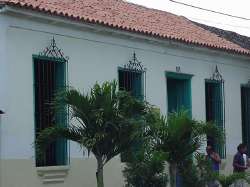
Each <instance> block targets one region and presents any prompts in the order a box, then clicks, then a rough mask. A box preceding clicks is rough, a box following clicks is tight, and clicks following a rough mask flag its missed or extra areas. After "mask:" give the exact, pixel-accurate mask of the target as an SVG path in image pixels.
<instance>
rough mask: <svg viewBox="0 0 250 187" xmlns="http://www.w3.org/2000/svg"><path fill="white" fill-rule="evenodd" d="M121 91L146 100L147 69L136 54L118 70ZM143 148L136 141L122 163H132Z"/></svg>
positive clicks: (124, 155)
mask: <svg viewBox="0 0 250 187" xmlns="http://www.w3.org/2000/svg"><path fill="white" fill-rule="evenodd" d="M118 79H119V90H124V91H127V92H130V93H131V95H132V96H134V97H136V98H137V99H139V100H145V99H146V68H145V67H144V66H143V65H142V63H141V62H140V61H139V60H138V58H137V56H136V53H135V52H134V53H133V57H132V59H131V60H129V62H128V63H127V64H125V65H124V66H123V67H119V68H118ZM140 147H141V141H140V140H136V141H135V142H134V143H133V145H132V146H131V147H130V148H128V150H127V151H126V152H124V153H122V154H121V161H122V162H130V161H131V160H132V159H133V157H134V156H135V155H136V154H137V152H138V149H139V148H140Z"/></svg>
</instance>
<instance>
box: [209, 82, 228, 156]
mask: <svg viewBox="0 0 250 187" xmlns="http://www.w3.org/2000/svg"><path fill="white" fill-rule="evenodd" d="M205 92H206V120H207V121H208V122H210V121H211V122H213V123H215V125H217V127H219V128H220V129H221V131H222V132H225V118H224V115H225V112H224V111H225V110H224V83H223V82H221V81H212V80H207V81H206V82H205ZM207 141H208V142H207V143H208V144H210V145H212V146H213V147H214V148H215V150H216V151H217V152H218V153H219V155H220V156H221V158H225V157H226V147H225V144H223V145H218V144H217V143H216V142H215V141H214V139H213V138H211V137H207Z"/></svg>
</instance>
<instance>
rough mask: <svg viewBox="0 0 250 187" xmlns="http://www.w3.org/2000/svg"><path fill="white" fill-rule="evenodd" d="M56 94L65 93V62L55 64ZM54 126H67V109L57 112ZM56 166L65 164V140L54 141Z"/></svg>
mask: <svg viewBox="0 0 250 187" xmlns="http://www.w3.org/2000/svg"><path fill="white" fill-rule="evenodd" d="M55 74H56V75H55V77H56V93H59V92H62V91H65V89H66V62H61V63H56V71H55ZM55 116H56V122H55V124H56V125H59V126H63V127H66V126H67V120H68V119H67V108H66V107H65V108H64V109H63V110H60V111H57V112H56V114H55ZM56 164H57V165H65V164H67V141H66V140H65V139H59V140H57V141H56Z"/></svg>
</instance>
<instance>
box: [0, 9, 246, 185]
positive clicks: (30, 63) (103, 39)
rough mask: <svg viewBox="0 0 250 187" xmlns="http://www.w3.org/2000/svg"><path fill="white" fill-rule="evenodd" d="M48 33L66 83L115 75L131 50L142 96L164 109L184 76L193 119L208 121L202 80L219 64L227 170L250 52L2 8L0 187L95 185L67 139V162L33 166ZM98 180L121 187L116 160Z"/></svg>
mask: <svg viewBox="0 0 250 187" xmlns="http://www.w3.org/2000/svg"><path fill="white" fill-rule="evenodd" d="M53 38H54V39H55V42H56V46H57V47H58V48H60V49H61V51H62V52H63V53H64V56H65V57H66V56H67V57H69V58H68V59H67V69H66V70H65V73H66V74H67V75H66V76H67V84H68V85H69V86H72V87H74V88H77V89H80V90H85V91H88V90H90V88H91V87H92V86H93V84H94V83H95V82H99V83H102V82H104V81H109V80H114V79H116V80H118V77H119V74H118V70H119V67H124V65H125V64H127V63H129V61H130V60H133V54H135V55H136V57H137V59H138V61H140V62H141V64H142V65H143V67H144V68H146V70H145V71H146V75H145V77H146V80H143V81H145V83H143V88H142V89H143V93H144V96H145V99H146V100H147V101H148V102H150V103H151V104H153V105H155V106H157V107H159V108H160V109H161V112H162V113H163V114H167V113H168V112H169V110H170V108H171V107H170V102H172V101H173V99H174V98H175V97H174V96H173V95H176V93H177V95H178V94H179V93H178V92H180V91H178V89H177V88H176V87H175V86H174V85H178V81H182V83H183V84H185V86H184V87H181V88H180V90H182V91H183V92H185V93H186V95H185V97H188V98H189V99H188V100H187V101H185V102H187V104H186V106H188V107H189V108H190V109H191V112H192V116H193V118H195V119H198V120H206V119H207V115H208V114H207V110H208V109H207V108H208V107H207V105H208V98H207V94H208V93H206V85H207V84H206V82H207V81H206V80H211V77H213V75H214V73H215V70H216V67H217V68H218V71H219V73H220V75H221V76H222V77H221V80H219V81H222V82H223V88H221V89H223V92H221V93H223V94H221V95H222V96H221V99H222V100H223V103H222V105H221V109H220V112H222V113H223V114H221V118H220V119H223V123H222V126H224V127H225V132H226V146H225V153H226V154H225V160H224V163H226V164H225V167H223V168H222V169H224V170H226V171H227V172H230V171H232V158H233V155H234V154H235V152H236V147H237V145H238V144H239V143H241V142H242V141H243V139H242V132H243V128H242V115H243V114H242V86H243V85H246V84H247V83H248V80H249V78H250V56H248V55H244V54H239V53H231V52H230V51H229V52H228V51H222V50H217V49H210V48H205V47H199V46H194V45H188V44H185V43H180V42H175V41H171V40H163V39H159V38H154V37H148V36H145V35H141V34H137V33H131V32H126V31H122V30H116V29H112V28H108V27H103V26H100V25H95V24H87V23H79V22H75V21H71V20H68V19H66V18H61V17H60V18H59V17H52V16H49V15H45V14H42V13H37V12H33V11H29V10H22V9H19V8H12V7H8V8H6V9H2V11H1V14H0V110H2V111H4V114H0V187H28V186H30V187H43V186H53V187H69V186H74V187H82V186H84V187H93V186H95V185H96V182H95V172H96V171H95V170H96V161H95V158H93V157H91V156H90V157H88V156H87V154H86V153H85V150H81V149H80V147H79V146H78V145H76V144H74V143H71V142H70V143H68V146H67V150H68V151H67V153H68V154H67V155H69V159H68V160H70V161H69V162H67V163H66V164H65V165H63V166H48V167H36V157H35V150H34V147H33V143H34V140H35V131H36V128H35V127H36V126H35V121H36V116H35V111H36V108H35V106H36V104H35V100H36V98H35V78H34V77H35V75H34V63H35V60H34V57H36V56H38V57H39V55H41V53H40V52H42V51H43V50H44V49H46V47H48V46H49V45H50V44H51V40H52V39H53ZM186 81H188V83H187V84H186ZM171 85H172V87H171ZM172 90H174V91H172ZM187 92H188V93H187ZM182 96H183V95H181V94H180V97H182ZM183 97H184V96H183ZM177 100H178V99H177ZM184 100H186V99H184ZM174 105H176V103H174V104H172V105H171V106H174ZM104 182H105V185H106V186H108V187H120V186H123V185H124V182H123V177H122V164H121V162H120V157H117V158H115V159H113V160H112V161H111V162H110V163H109V164H108V165H107V166H105V172H104Z"/></svg>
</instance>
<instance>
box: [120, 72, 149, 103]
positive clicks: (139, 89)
mask: <svg viewBox="0 0 250 187" xmlns="http://www.w3.org/2000/svg"><path fill="white" fill-rule="evenodd" d="M120 72H123V73H128V74H131V75H130V76H131V77H130V79H133V80H132V82H131V90H126V88H122V87H121V85H120V82H121V81H122V80H121V77H120ZM145 73H146V72H145V71H135V70H129V69H127V68H121V67H118V84H119V90H124V91H129V92H130V93H131V95H132V96H134V97H136V98H137V99H139V100H145V96H146V94H145V87H146V83H145V76H144V75H145ZM132 74H134V76H133V75H132ZM138 75H139V76H138ZM125 81H126V80H125ZM133 81H135V82H133ZM134 85H136V87H135V88H133V86H134ZM138 93H139V94H138Z"/></svg>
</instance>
